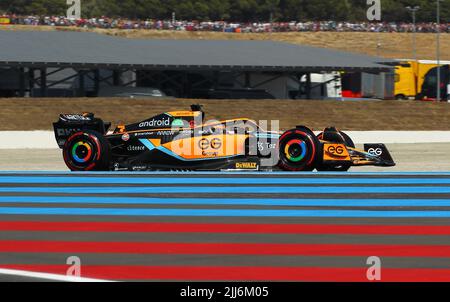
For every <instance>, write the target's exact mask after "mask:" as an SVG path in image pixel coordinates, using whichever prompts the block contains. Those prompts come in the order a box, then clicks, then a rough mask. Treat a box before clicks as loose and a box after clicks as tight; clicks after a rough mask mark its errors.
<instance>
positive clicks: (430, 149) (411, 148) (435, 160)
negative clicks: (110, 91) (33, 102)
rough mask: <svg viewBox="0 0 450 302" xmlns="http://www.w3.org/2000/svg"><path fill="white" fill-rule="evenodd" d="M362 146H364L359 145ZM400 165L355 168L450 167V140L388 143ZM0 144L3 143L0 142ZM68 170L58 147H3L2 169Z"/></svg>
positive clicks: (443, 169) (371, 170)
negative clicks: (14, 148)
mask: <svg viewBox="0 0 450 302" xmlns="http://www.w3.org/2000/svg"><path fill="white" fill-rule="evenodd" d="M359 147H362V146H359ZM387 147H388V149H389V151H390V152H391V154H392V157H393V158H394V160H395V162H396V163H397V166H396V167H394V168H392V167H389V168H380V167H360V168H353V169H352V171H354V172H393V171H396V172H405V171H408V172H415V171H430V172H436V171H439V172H446V171H450V156H449V150H450V144H449V143H433V144H428V143H423V144H388V145H387ZM0 148H1V146H0ZM13 170H14V171H67V167H66V165H65V164H64V161H63V159H62V153H61V150H59V149H48V150H45V149H43V150H40V149H28V150H26V149H19V150H2V149H0V171H13Z"/></svg>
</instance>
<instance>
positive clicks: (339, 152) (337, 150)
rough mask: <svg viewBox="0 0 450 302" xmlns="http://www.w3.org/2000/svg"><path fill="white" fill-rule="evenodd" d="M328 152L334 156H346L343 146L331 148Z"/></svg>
mask: <svg viewBox="0 0 450 302" xmlns="http://www.w3.org/2000/svg"><path fill="white" fill-rule="evenodd" d="M327 152H328V153H330V154H333V155H342V154H344V147H342V146H337V147H335V146H330V147H328V149H327Z"/></svg>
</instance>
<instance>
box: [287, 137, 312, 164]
mask: <svg viewBox="0 0 450 302" xmlns="http://www.w3.org/2000/svg"><path fill="white" fill-rule="evenodd" d="M307 149H308V147H307V146H306V143H305V142H304V141H302V140H299V139H292V140H290V141H289V142H288V143H287V144H286V147H285V148H284V154H285V155H286V158H287V159H288V160H289V161H291V162H294V163H298V162H300V161H302V160H303V159H304V158H305V156H306V153H307Z"/></svg>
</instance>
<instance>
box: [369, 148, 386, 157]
mask: <svg viewBox="0 0 450 302" xmlns="http://www.w3.org/2000/svg"><path fill="white" fill-rule="evenodd" d="M367 152H369V154H370V155H374V156H380V155H381V154H383V150H381V148H370V149H369V150H368V151H367Z"/></svg>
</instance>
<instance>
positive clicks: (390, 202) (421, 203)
mask: <svg viewBox="0 0 450 302" xmlns="http://www.w3.org/2000/svg"><path fill="white" fill-rule="evenodd" d="M5 203H17V204H20V203H27V204H63V203H66V204H75V205H76V204H79V205H86V204H112V205H127V204H130V205H156V204H157V205H259V206H293V207H294V206H317V207H326V206H329V207H450V199H247V198H239V199H232V198H231V199H230V198H226V199H217V198H202V199H200V198H145V197H90V196H87V197H62V196H0V204H5Z"/></svg>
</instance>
